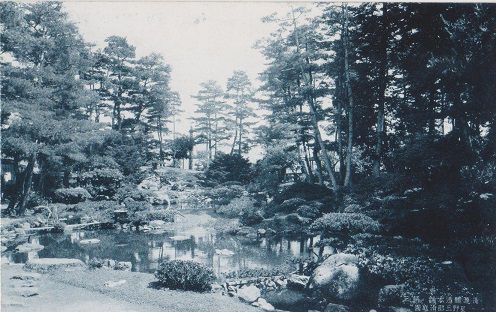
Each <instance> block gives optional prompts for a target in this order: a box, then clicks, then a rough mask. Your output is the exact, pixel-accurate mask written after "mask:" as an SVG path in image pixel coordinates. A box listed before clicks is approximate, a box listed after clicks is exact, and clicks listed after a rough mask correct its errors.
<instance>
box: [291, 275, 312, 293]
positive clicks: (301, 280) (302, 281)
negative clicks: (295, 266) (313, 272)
mask: <svg viewBox="0 0 496 312" xmlns="http://www.w3.org/2000/svg"><path fill="white" fill-rule="evenodd" d="M309 280H310V277H309V276H305V275H298V274H291V275H289V276H288V282H287V283H288V286H287V287H288V288H289V289H294V290H304V289H305V287H306V286H307V284H308V281H309Z"/></svg>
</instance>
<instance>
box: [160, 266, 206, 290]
mask: <svg viewBox="0 0 496 312" xmlns="http://www.w3.org/2000/svg"><path fill="white" fill-rule="evenodd" d="M155 277H156V278H157V279H158V280H159V282H160V284H162V285H163V286H164V287H167V288H169V289H184V290H193V291H206V290H210V288H211V284H212V283H213V282H214V280H215V275H214V272H213V271H212V269H211V268H208V267H206V266H204V265H202V264H200V263H197V262H194V261H189V260H172V261H165V262H162V263H161V264H160V266H159V268H158V270H157V271H156V272H155Z"/></svg>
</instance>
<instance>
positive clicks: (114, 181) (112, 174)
mask: <svg viewBox="0 0 496 312" xmlns="http://www.w3.org/2000/svg"><path fill="white" fill-rule="evenodd" d="M79 179H80V182H81V184H82V185H84V186H85V187H86V189H87V190H88V191H89V192H90V194H91V195H93V196H107V197H109V198H110V197H113V196H114V195H115V193H116V192H117V190H118V189H119V187H120V185H121V182H122V180H123V179H124V176H123V175H122V173H121V172H120V171H119V170H118V169H109V168H99V169H95V170H92V171H89V172H85V173H83V174H82V175H81V176H80V178H79Z"/></svg>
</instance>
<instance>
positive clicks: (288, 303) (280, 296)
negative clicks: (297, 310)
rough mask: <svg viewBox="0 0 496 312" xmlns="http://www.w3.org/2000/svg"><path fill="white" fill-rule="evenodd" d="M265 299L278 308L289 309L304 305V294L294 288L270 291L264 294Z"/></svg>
mask: <svg viewBox="0 0 496 312" xmlns="http://www.w3.org/2000/svg"><path fill="white" fill-rule="evenodd" d="M264 298H265V300H267V302H269V303H270V304H272V305H274V306H276V307H277V308H278V309H283V310H290V309H292V308H294V307H301V306H304V305H305V301H306V299H305V296H304V295H303V294H302V293H301V292H299V291H295V290H291V289H282V290H280V291H270V292H267V293H266V294H265V295H264Z"/></svg>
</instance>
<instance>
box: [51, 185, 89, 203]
mask: <svg viewBox="0 0 496 312" xmlns="http://www.w3.org/2000/svg"><path fill="white" fill-rule="evenodd" d="M90 198H91V195H90V193H89V192H88V191H87V190H86V189H84V188H82V187H73V188H61V189H57V190H55V199H56V200H57V201H58V202H61V203H64V204H77V203H80V202H83V201H85V200H87V199H90Z"/></svg>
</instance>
